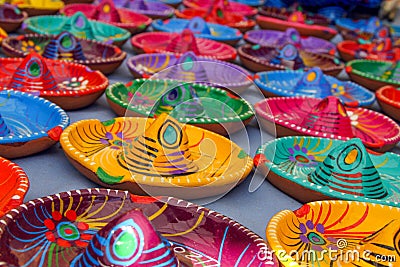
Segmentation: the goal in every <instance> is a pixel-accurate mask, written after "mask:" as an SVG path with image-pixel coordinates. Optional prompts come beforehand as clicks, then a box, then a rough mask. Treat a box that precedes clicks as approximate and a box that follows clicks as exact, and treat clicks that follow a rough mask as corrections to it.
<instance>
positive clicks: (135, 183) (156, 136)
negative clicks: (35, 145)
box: [60, 113, 253, 199]
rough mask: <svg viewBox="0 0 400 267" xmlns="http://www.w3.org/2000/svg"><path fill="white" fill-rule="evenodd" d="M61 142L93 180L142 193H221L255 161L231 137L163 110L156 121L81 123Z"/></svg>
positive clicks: (192, 195)
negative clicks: (199, 126) (186, 122)
mask: <svg viewBox="0 0 400 267" xmlns="http://www.w3.org/2000/svg"><path fill="white" fill-rule="evenodd" d="M60 143H61V146H62V148H63V149H64V152H65V154H66V156H67V158H68V159H69V160H70V162H71V163H72V164H73V165H74V166H75V167H76V168H77V169H78V170H79V171H80V172H82V174H84V175H85V176H87V177H88V178H89V179H90V180H92V181H94V182H96V183H98V184H100V185H102V186H105V187H107V188H113V189H116V188H117V189H124V190H128V191H130V192H131V193H135V194H141V195H142V194H150V195H152V196H154V195H160V194H164V195H168V196H176V197H180V198H183V199H199V198H204V197H210V196H219V195H221V194H225V193H227V192H228V191H229V190H231V189H232V188H233V187H234V186H236V185H237V184H238V183H240V182H241V181H243V179H244V178H245V177H246V176H247V175H248V174H249V173H250V171H251V169H252V167H253V162H252V159H251V158H250V157H249V156H248V155H247V154H246V152H244V151H243V150H242V148H240V147H239V146H238V145H236V144H235V143H233V142H231V141H230V140H229V139H227V138H225V137H223V136H221V135H219V134H215V133H213V132H210V131H207V130H204V129H202V128H198V127H195V126H191V125H187V124H186V125H183V124H181V123H179V122H178V121H176V120H175V119H174V118H172V117H170V116H168V115H166V114H165V113H163V114H161V115H160V116H158V117H157V119H151V118H140V117H135V118H132V117H123V118H115V119H113V120H109V121H105V122H101V121H99V120H83V121H79V122H76V123H74V124H72V125H71V126H70V127H68V128H67V129H66V130H65V131H64V132H63V133H62V136H61V138H60Z"/></svg>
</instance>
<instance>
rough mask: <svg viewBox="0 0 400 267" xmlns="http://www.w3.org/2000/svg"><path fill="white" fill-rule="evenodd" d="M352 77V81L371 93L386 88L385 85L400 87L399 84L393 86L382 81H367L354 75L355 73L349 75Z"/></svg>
mask: <svg viewBox="0 0 400 267" xmlns="http://www.w3.org/2000/svg"><path fill="white" fill-rule="evenodd" d="M347 74H348V75H349V76H350V79H351V80H352V81H353V82H355V83H358V84H359V85H361V86H364V87H365V88H368V89H370V90H371V91H374V92H375V91H376V90H378V89H379V88H381V87H383V86H385V85H393V86H398V84H392V83H387V82H381V81H377V80H371V79H367V78H364V77H362V76H360V75H357V74H354V73H353V72H350V73H347Z"/></svg>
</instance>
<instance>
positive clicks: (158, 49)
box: [131, 29, 236, 60]
mask: <svg viewBox="0 0 400 267" xmlns="http://www.w3.org/2000/svg"><path fill="white" fill-rule="evenodd" d="M131 44H132V47H133V49H134V51H135V52H136V53H143V52H144V53H167V54H168V53H169V54H176V55H181V54H183V53H185V52H188V51H192V52H193V53H195V54H196V55H198V56H203V57H208V58H212V59H218V60H235V58H236V49H235V48H233V47H232V46H230V45H227V44H224V43H220V42H216V41H213V40H209V39H203V38H196V37H195V36H194V34H193V32H191V31H190V30H189V29H185V30H184V31H183V32H182V33H168V32H145V33H140V34H137V35H135V36H133V37H132V39H131Z"/></svg>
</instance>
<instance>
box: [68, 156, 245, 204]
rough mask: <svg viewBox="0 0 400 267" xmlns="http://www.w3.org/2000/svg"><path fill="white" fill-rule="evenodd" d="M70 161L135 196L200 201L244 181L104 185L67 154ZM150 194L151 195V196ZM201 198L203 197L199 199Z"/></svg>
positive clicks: (80, 170)
mask: <svg viewBox="0 0 400 267" xmlns="http://www.w3.org/2000/svg"><path fill="white" fill-rule="evenodd" d="M65 155H66V157H67V158H68V160H69V161H70V162H71V164H72V165H73V166H74V167H75V168H76V169H77V170H78V171H79V172H80V173H82V174H83V175H84V176H86V177H87V178H88V179H89V180H91V181H93V182H94V183H96V184H99V185H101V186H103V187H105V188H110V189H119V190H127V191H129V192H131V193H133V194H137V195H142V196H143V195H152V196H163V195H168V196H173V197H176V198H180V199H186V200H190V199H199V198H206V197H211V196H214V197H215V196H218V195H221V196H222V195H224V194H226V193H227V192H228V191H230V190H231V189H232V188H233V187H234V186H236V185H237V184H240V183H241V182H242V181H243V180H244V178H243V179H241V180H239V181H237V183H234V184H227V185H223V186H218V187H216V186H212V183H211V184H210V185H208V186H202V187H180V186H175V187H173V185H171V187H158V186H149V185H140V186H139V185H138V184H137V183H134V182H125V183H119V184H114V185H111V184H106V183H103V182H102V181H101V180H100V179H99V178H98V177H97V175H96V174H95V173H93V172H92V171H91V170H89V169H87V168H85V167H84V166H82V165H81V164H80V163H79V162H77V161H76V160H74V159H72V158H71V157H69V156H68V155H67V154H65ZM149 193H150V194H149ZM199 196H201V197H199Z"/></svg>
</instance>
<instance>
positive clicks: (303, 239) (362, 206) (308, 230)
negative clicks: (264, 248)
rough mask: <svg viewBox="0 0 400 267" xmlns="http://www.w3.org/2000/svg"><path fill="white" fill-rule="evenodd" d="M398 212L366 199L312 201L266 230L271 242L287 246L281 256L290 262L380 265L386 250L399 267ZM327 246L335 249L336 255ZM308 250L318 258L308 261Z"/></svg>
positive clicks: (281, 215)
mask: <svg viewBox="0 0 400 267" xmlns="http://www.w3.org/2000/svg"><path fill="white" fill-rule="evenodd" d="M399 211H400V210H399V208H393V207H388V206H383V205H374V204H370V203H363V202H352V201H321V202H312V203H309V204H305V205H304V206H302V207H301V208H299V209H297V210H295V211H289V210H283V211H281V212H279V213H278V214H276V215H275V216H274V217H273V218H272V220H271V222H270V223H269V224H268V227H267V229H266V234H267V239H268V242H269V244H270V245H271V247H272V248H273V249H274V250H279V251H282V253H281V255H280V257H279V259H280V261H281V264H282V265H283V266H285V267H288V266H296V267H298V266H302V265H304V264H307V266H315V267H316V266H318V267H319V266H346V267H347V266H354V265H353V263H354V262H357V264H359V265H360V266H366V267H367V266H376V264H380V263H379V262H382V258H383V257H384V256H383V255H387V257H385V258H386V263H389V264H393V266H395V265H396V264H398V263H399V250H398V249H397V242H398V238H399ZM339 218H340V219H339ZM355 233H356V234H355ZM355 249H357V251H358V253H357V251H355ZM290 251H296V252H297V256H296V255H295V256H292V257H291V256H290V255H289V253H290ZM322 251H326V252H327V251H331V255H333V254H335V255H336V257H329V256H328V253H326V252H322ZM305 253H307V254H305ZM308 253H313V255H315V257H314V259H318V260H312V261H307V256H304V255H308ZM354 253H355V254H354ZM349 254H352V255H355V256H354V259H355V260H350V259H351V258H349V256H348V255H349ZM302 255H303V257H302ZM340 255H341V256H340ZM345 255H347V256H345ZM311 257H312V256H311ZM296 258H297V259H296ZM389 258H390V259H389Z"/></svg>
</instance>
